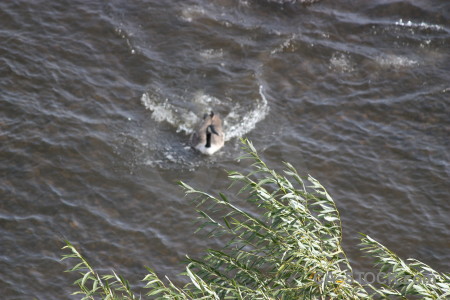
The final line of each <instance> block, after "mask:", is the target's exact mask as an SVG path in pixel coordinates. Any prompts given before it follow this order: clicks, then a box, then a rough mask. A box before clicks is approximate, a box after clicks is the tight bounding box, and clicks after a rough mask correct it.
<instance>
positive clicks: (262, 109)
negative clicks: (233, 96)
mask: <svg viewBox="0 0 450 300" xmlns="http://www.w3.org/2000/svg"><path fill="white" fill-rule="evenodd" d="M259 94H260V95H261V99H257V100H256V105H255V106H254V107H253V109H251V110H248V111H247V112H246V113H244V115H243V116H241V115H240V113H241V111H243V110H244V108H241V107H240V106H239V105H236V106H235V107H233V110H232V111H231V112H230V113H229V114H228V116H227V117H226V118H225V120H224V127H225V130H226V137H225V140H226V141H228V140H230V139H232V138H236V137H242V136H244V135H246V134H247V133H249V132H250V131H252V130H253V129H254V128H255V126H256V124H257V123H258V122H260V121H262V120H264V118H265V117H266V116H267V114H268V113H269V105H268V102H267V99H266V96H265V95H264V91H263V86H262V85H260V86H259Z"/></svg>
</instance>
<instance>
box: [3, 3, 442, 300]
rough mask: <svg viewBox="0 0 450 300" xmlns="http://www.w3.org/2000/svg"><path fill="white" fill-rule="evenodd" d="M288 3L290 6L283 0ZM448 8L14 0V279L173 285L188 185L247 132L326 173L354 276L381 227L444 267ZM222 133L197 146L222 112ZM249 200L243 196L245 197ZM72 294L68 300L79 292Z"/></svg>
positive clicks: (10, 188) (7, 49) (10, 41)
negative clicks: (218, 140) (364, 246)
mask: <svg viewBox="0 0 450 300" xmlns="http://www.w3.org/2000/svg"><path fill="white" fill-rule="evenodd" d="M283 2H286V3H284V4H283ZM449 11H450V4H448V3H446V1H441V0H439V1H438V0H426V1H425V0H415V1H413V0H410V1H406V0H405V1H395V2H394V1H385V0H376V1H350V0H347V1H344V0H342V1H320V2H317V3H315V4H312V5H309V6H305V5H303V4H301V3H295V1H272V2H270V1H256V0H254V1H250V0H248V1H244V0H240V1H238V0H217V1H205V0H193V1H156V0H149V1H145V0H142V1H125V0H113V1H109V2H108V3H106V4H105V3H104V2H100V1H98V3H92V2H89V1H20V0H10V1H2V2H0V16H1V17H0V25H1V27H0V28H1V29H0V38H1V40H2V42H1V43H0V72H1V75H2V76H1V77H0V78H1V79H0V90H1V93H0V108H1V109H0V128H1V134H0V140H1V144H0V155H1V162H2V163H1V165H0V167H1V184H0V188H1V190H0V191H1V193H0V230H1V233H0V270H1V271H0V291H1V295H2V298H3V299H31V298H32V297H36V298H37V299H69V298H71V296H70V293H71V292H73V291H74V288H73V287H72V286H71V282H72V281H74V280H75V279H76V276H75V274H67V273H64V272H63V271H64V270H65V269H67V267H68V265H69V263H68V262H61V261H60V257H61V255H62V253H63V252H62V251H61V250H60V248H61V247H62V246H63V243H62V240H63V239H68V240H70V241H73V242H74V243H75V244H76V245H77V246H78V247H79V248H80V249H81V251H82V252H83V253H84V254H85V255H86V256H87V257H88V259H89V260H90V261H91V262H92V264H93V265H94V266H96V267H97V268H99V269H100V270H104V271H109V270H110V269H111V268H113V269H114V270H115V271H116V272H117V273H119V274H122V275H124V276H125V277H126V278H128V279H129V280H130V281H132V282H135V283H138V282H139V280H140V279H142V278H143V277H144V276H145V269H144V265H148V266H151V267H153V268H154V269H155V270H156V271H157V272H158V274H160V275H164V274H167V275H169V276H170V277H171V278H175V281H178V280H180V279H179V278H178V277H176V275H177V274H178V273H180V272H181V271H182V270H183V265H180V264H179V262H180V261H181V260H182V259H183V257H184V255H185V254H189V255H190V256H195V255H199V254H200V253H202V250H203V249H204V248H205V247H209V246H214V245H217V244H218V243H220V242H219V241H214V240H205V239H204V238H203V236H202V235H201V234H195V235H194V234H193V231H194V230H195V228H196V225H195V224H194V223H193V220H194V218H195V212H194V208H193V207H192V204H191V203H190V202H189V201H188V200H187V199H185V198H184V197H183V194H182V192H181V190H180V189H179V188H177V187H176V185H175V181H176V180H184V181H186V182H188V183H189V184H191V185H193V186H196V187H199V188H201V189H206V190H208V191H211V192H217V191H220V190H224V189H225V188H226V187H227V186H228V184H227V182H226V174H225V172H224V171H223V169H228V170H230V169H231V170H232V169H238V170H245V169H248V164H247V163H246V162H237V161H236V160H235V158H236V157H237V156H238V155H239V154H240V150H239V143H238V139H237V138H238V137H241V136H246V137H248V138H250V139H251V140H252V141H253V142H254V144H255V146H256V147H257V148H258V149H260V152H261V154H262V156H263V158H264V159H265V160H266V161H267V162H268V163H269V164H270V165H271V166H273V167H274V168H276V169H279V167H280V166H281V164H280V161H281V160H286V161H289V162H291V163H292V164H294V165H295V166H296V167H297V168H298V169H299V170H300V171H301V172H302V173H310V174H312V175H313V176H314V177H316V178H317V179H319V180H320V181H321V183H322V184H324V185H325V186H326V187H327V188H328V190H329V192H330V193H331V195H332V196H333V197H334V199H335V201H336V202H337V205H338V208H339V209H340V211H341V214H342V218H343V226H344V235H345V248H346V249H347V251H348V253H349V256H350V258H351V260H352V261H353V263H354V265H355V266H356V269H357V270H366V269H367V268H370V265H371V262H370V261H368V260H367V259H366V258H364V257H362V253H361V252H360V251H359V250H358V246H357V243H358V239H359V238H358V234H357V232H364V233H367V234H370V235H371V236H373V237H374V238H376V239H377V240H379V241H380V242H382V243H383V244H385V245H386V246H388V247H390V248H391V249H392V250H394V251H395V252H396V253H397V254H399V255H400V256H402V257H404V258H406V257H415V258H418V259H420V260H422V261H423V262H425V263H427V264H429V265H431V266H432V267H434V268H436V269H437V270H440V271H446V272H448V271H449V268H450V221H449V220H450V218H449V211H450V202H449V200H448V195H449V192H450V188H449V187H450V184H449V173H450V160H449V150H450V145H449V136H450V101H449V93H450V51H449V45H450V24H449V17H450V12H449ZM212 109H213V110H214V111H215V112H216V113H219V114H220V115H221V116H222V117H223V118H224V122H225V128H226V130H227V137H228V140H227V142H226V144H225V148H224V149H223V150H222V151H220V152H219V153H218V154H217V155H215V156H213V157H203V156H200V155H198V154H197V153H195V152H193V151H192V150H191V149H189V147H187V141H188V139H189V133H190V132H191V131H192V129H193V128H194V127H195V126H196V123H197V122H198V120H199V118H200V116H202V115H203V113H205V112H208V111H210V110H212ZM236 201H237V200H236ZM72 298H73V297H72Z"/></svg>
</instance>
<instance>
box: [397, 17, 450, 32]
mask: <svg viewBox="0 0 450 300" xmlns="http://www.w3.org/2000/svg"><path fill="white" fill-rule="evenodd" d="M395 25H397V26H402V27H409V28H420V29H432V30H444V27H442V26H439V25H435V24H428V23H425V22H421V23H414V22H411V21H407V22H406V23H405V22H403V19H400V20H398V21H397V22H395Z"/></svg>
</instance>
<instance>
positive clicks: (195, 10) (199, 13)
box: [181, 6, 206, 22]
mask: <svg viewBox="0 0 450 300" xmlns="http://www.w3.org/2000/svg"><path fill="white" fill-rule="evenodd" d="M205 14H206V12H205V10H204V9H203V8H201V7H200V6H190V7H186V8H184V9H183V10H182V11H181V18H182V19H183V20H184V21H186V22H192V21H193V20H195V19H197V18H199V17H203V16H204V15H205Z"/></svg>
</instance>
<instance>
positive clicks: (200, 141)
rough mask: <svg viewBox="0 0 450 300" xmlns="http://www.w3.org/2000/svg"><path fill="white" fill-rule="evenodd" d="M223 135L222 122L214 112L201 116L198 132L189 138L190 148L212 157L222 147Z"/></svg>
mask: <svg viewBox="0 0 450 300" xmlns="http://www.w3.org/2000/svg"><path fill="white" fill-rule="evenodd" d="M224 143H225V135H224V133H223V130H222V120H221V119H220V117H219V116H218V115H215V114H214V112H211V113H210V114H209V115H208V114H205V115H204V116H203V121H202V123H201V124H200V126H199V128H198V130H197V131H196V132H194V133H193V134H192V136H191V146H192V147H193V148H194V149H196V150H198V151H200V152H201V153H203V154H206V155H212V154H214V153H215V152H216V151H217V150H219V149H220V148H222V147H223V145H224Z"/></svg>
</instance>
